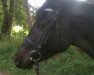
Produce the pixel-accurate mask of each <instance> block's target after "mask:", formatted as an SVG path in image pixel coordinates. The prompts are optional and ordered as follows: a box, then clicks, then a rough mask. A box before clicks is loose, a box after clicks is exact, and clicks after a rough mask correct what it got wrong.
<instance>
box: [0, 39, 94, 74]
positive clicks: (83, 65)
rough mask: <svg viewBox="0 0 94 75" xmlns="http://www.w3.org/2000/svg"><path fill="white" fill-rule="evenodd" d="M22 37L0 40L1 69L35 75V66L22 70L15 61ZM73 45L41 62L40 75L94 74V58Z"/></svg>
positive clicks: (13, 72)
mask: <svg viewBox="0 0 94 75" xmlns="http://www.w3.org/2000/svg"><path fill="white" fill-rule="evenodd" d="M20 44H21V39H17V38H15V39H11V40H8V39H3V40H1V41H0V71H5V72H7V73H9V75H35V71H34V68H33V69H30V70H21V69H18V68H16V67H15V64H14V62H13V59H14V55H15V52H16V50H17V48H18V46H19V45H20ZM77 50H78V48H76V47H73V46H71V47H70V48H69V49H68V50H67V51H66V52H64V53H61V54H58V55H55V56H53V57H52V58H50V59H48V62H47V63H46V62H45V61H43V62H41V63H40V75H94V60H93V59H91V58H90V57H89V56H88V55H87V54H85V53H84V52H81V51H77Z"/></svg>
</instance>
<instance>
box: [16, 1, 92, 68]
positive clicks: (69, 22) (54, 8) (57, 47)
mask: <svg viewBox="0 0 94 75" xmlns="http://www.w3.org/2000/svg"><path fill="white" fill-rule="evenodd" d="M93 9H94V4H93V3H91V2H88V1H78V0H46V2H45V3H44V4H43V5H42V7H40V9H39V10H38V12H37V14H36V21H35V23H34V25H33V27H32V28H31V29H30V32H29V34H28V35H27V37H26V39H25V40H24V41H23V43H22V45H21V46H20V48H19V50H18V52H17V53H16V56H15V63H16V66H17V67H18V68H22V69H27V68H32V65H33V64H34V62H36V61H38V62H40V61H43V60H46V59H48V58H50V57H52V56H54V55H55V54H58V53H61V52H64V51H65V50H67V49H68V48H69V46H70V45H73V46H77V47H79V48H80V49H82V50H83V51H84V52H86V53H87V54H88V55H89V56H91V57H92V58H94V50H93V49H94V33H93V32H94V10H93Z"/></svg>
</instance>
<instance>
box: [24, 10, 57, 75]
mask: <svg viewBox="0 0 94 75" xmlns="http://www.w3.org/2000/svg"><path fill="white" fill-rule="evenodd" d="M45 11H48V9H46V10H45ZM50 11H52V13H53V14H56V15H55V17H54V18H53V19H52V22H51V24H50V27H49V28H48V30H47V31H46V32H45V34H44V36H43V37H42V39H41V41H40V43H39V44H38V45H36V44H35V43H34V42H33V41H32V40H30V39H29V38H26V41H27V42H28V43H30V45H32V46H33V47H34V48H35V50H32V51H31V52H30V53H29V54H30V55H31V54H33V53H38V54H39V57H38V58H37V59H34V58H32V57H30V61H34V64H35V71H36V75H39V60H40V59H41V53H40V52H39V50H40V48H41V47H42V46H43V45H44V44H45V43H46V41H47V39H48V37H49V36H50V34H51V32H52V31H53V29H54V27H53V22H54V21H56V25H54V26H56V30H57V32H56V35H57V41H58V45H57V46H58V47H59V33H58V31H59V24H58V11H57V12H53V10H50Z"/></svg>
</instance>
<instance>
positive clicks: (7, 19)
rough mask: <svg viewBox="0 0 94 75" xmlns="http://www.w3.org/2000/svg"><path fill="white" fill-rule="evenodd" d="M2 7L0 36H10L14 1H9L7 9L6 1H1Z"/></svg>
mask: <svg viewBox="0 0 94 75" xmlns="http://www.w3.org/2000/svg"><path fill="white" fill-rule="evenodd" d="M1 2H2V5H3V12H4V20H3V24H2V29H1V34H3V35H10V34H11V28H12V19H13V13H14V0H10V6H9V9H8V6H7V0H1Z"/></svg>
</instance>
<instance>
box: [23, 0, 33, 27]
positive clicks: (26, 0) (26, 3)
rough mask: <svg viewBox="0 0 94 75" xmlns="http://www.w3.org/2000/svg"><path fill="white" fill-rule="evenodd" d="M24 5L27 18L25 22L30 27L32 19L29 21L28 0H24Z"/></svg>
mask: <svg viewBox="0 0 94 75" xmlns="http://www.w3.org/2000/svg"><path fill="white" fill-rule="evenodd" d="M24 5H25V9H26V17H27V18H26V20H27V23H28V25H29V27H30V28H31V27H32V21H31V18H30V7H29V4H28V0H24Z"/></svg>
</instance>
